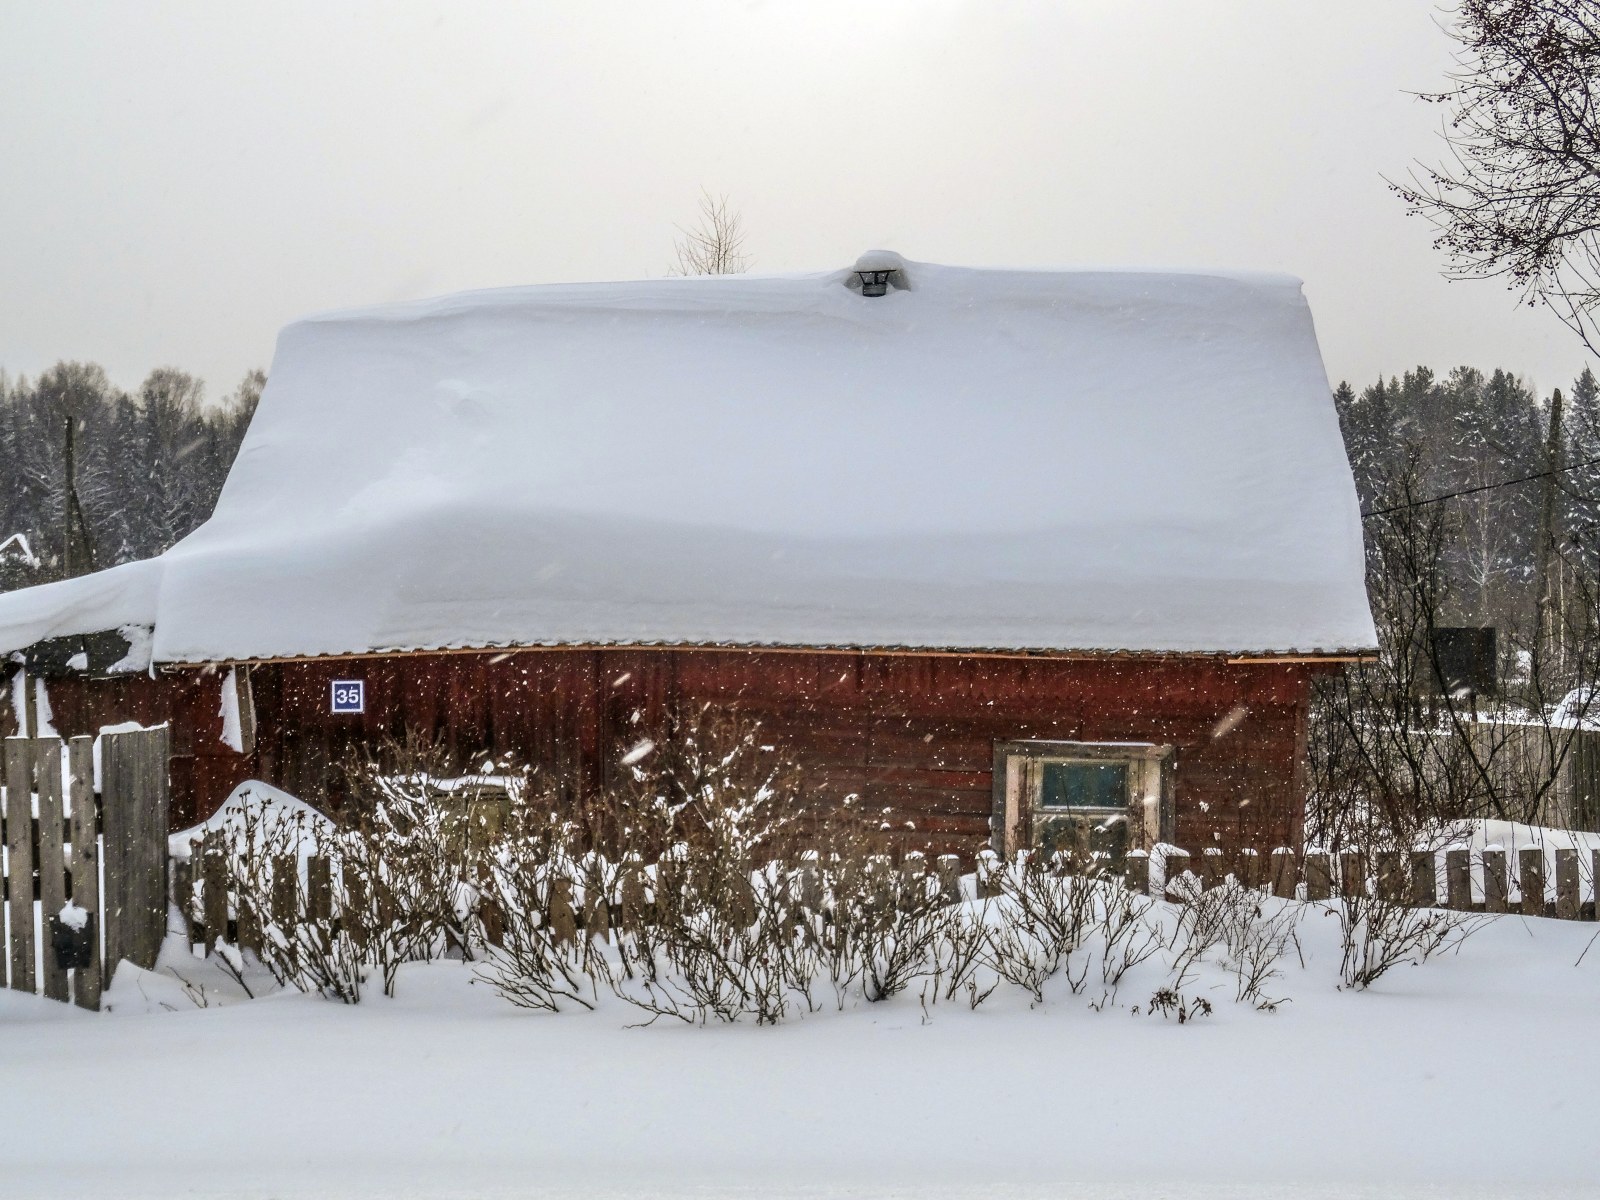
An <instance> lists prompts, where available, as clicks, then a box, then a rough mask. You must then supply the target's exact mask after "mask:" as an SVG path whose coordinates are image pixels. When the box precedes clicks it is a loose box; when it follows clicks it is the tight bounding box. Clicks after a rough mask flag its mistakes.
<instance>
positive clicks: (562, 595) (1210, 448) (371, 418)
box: [0, 263, 1374, 662]
mask: <svg viewBox="0 0 1600 1200" xmlns="http://www.w3.org/2000/svg"><path fill="white" fill-rule="evenodd" d="M905 269H906V274H907V276H908V277H909V279H910V289H909V290H900V289H891V290H890V291H889V294H888V295H885V296H882V297H876V298H869V297H864V296H863V295H862V294H861V292H860V291H859V290H852V289H851V288H850V287H848V286H846V285H847V282H848V281H849V280H850V279H853V278H854V276H853V273H852V272H849V271H836V272H831V273H823V274H807V275H786V276H772V277H751V276H722V277H709V278H689V279H666V280H652V281H648V282H637V283H614V284H585V285H570V286H569V285H561V286H546V287H530V288H514V289H506V290H499V291H490V292H476V293H469V294H466V295H460V296H451V297H446V298H444V299H438V300H432V301H426V302H419V303H411V304H399V305H390V306H386V307H381V308H373V309H367V310H361V311H354V312H343V313H333V314H328V315H323V316H316V317H312V318H310V319H307V320H304V321H300V322H298V323H296V324H294V325H291V326H289V327H288V328H287V329H286V330H285V331H284V332H283V334H282V336H281V337H280V339H279V342H278V349H277V354H276V356H275V358H274V360H273V364H272V371H271V376H270V382H269V384H268V386H267V389H266V393H265V395H264V396H263V397H262V401H261V406H260V409H259V411H258V412H257V414H256V417H255V420H254V422H253V423H252V425H251V428H250V431H249V434H248V436H247V437H246V438H245V441H244V445H243V448H242V450H241V451H240V454H239V458H238V461H237V462H236V463H235V465H234V467H233V470H232V472H231V474H230V475H229V477H228V481H227V484H226V486H225V487H224V488H223V491H222V495H221V499H220V500H219V502H218V505H217V510H216V513H215V515H214V516H213V517H212V518H211V520H209V521H208V522H207V523H206V524H205V525H203V526H202V527H201V528H200V529H199V530H197V531H196V532H195V533H194V534H193V535H191V536H190V537H189V538H187V539H185V540H184V541H183V542H182V543H180V544H179V545H178V546H177V547H175V548H174V549H173V550H171V551H169V552H168V553H167V554H165V555H163V556H162V557H161V558H160V559H158V560H156V561H155V563H154V564H144V565H141V566H136V567H125V568H118V569H117V570H115V571H109V572H104V573H102V574H99V575H95V576H89V577H87V578H84V579H79V580H73V581H70V582H68V583H64V584H57V585H49V586H46V587H41V588H35V589H30V590H29V591H26V592H21V593H15V594H13V595H10V596H7V597H4V598H0V652H3V651H5V650H12V649H15V648H17V647H19V646H23V645H26V644H29V643H31V642H33V641H35V640H38V639H39V638H41V637H45V636H50V635H55V634H62V633H74V632H87V631H89V630H91V629H99V628H113V627H118V626H123V625H128V624H138V623H144V624H152V623H153V624H154V625H155V636H154V639H153V644H152V646H151V653H152V655H153V658H154V659H155V660H156V661H167V662H181V661H203V660H219V659H249V658H269V657H276V656H292V655H316V654H338V653H351V652H361V651H377V650H398V649H424V648H443V647H465V646H509V645H558V644H613V643H614V644H630V643H631V644H651V643H654V644H729V645H737V644H747V645H785V646H812V647H883V646H896V647H916V648H956V649H1027V650H1087V651H1117V650H1123V651H1174V652H1205V653H1276V652H1299V653H1315V652H1326V653H1339V652H1349V651H1368V650H1370V649H1371V648H1372V647H1373V645H1374V637H1373V627H1372V622H1371V618H1370V615H1369V612H1368V608H1367V600H1366V594H1365V590H1364V585H1363V569H1362V543H1361V526H1360V518H1359V515H1358V511H1357V501H1356V495H1355V490H1354V486H1353V484H1352V481H1351V477H1350V471H1349V468H1348V466H1347V464H1346V461H1345V455H1344V450H1343V445H1342V442H1341V439H1340V435H1339V429H1338V425H1337V422H1336V419H1335V415H1334V410H1333V405H1332V403H1331V400H1330V398H1329V390H1328V383H1327V378H1326V375H1325V373H1324V371H1323V367H1322V362H1321V358H1320V355H1319V353H1318V350H1317V343H1316V335H1315V333H1314V331H1313V329H1312V323H1311V314H1310V311H1309V310H1308V308H1307V306H1306V303H1305V300H1304V298H1303V296H1302V294H1301V289H1300V284H1299V283H1298V281H1296V280H1294V279H1291V278H1287V277H1282V276H1272V275H1247V274H1228V273H1216V272H1193V273H1169V272H1160V273H1158V272H1147V271H1130V272H1111V271H1070V272H1055V271H1049V272H1046V271H1011V270H978V269H967V268H956V267H944V266H934V265H931V264H927V263H908V264H906V268H905Z"/></svg>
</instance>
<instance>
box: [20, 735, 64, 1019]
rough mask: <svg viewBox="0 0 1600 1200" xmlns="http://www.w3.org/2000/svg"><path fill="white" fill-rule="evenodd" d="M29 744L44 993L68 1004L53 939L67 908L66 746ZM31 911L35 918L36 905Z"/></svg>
mask: <svg viewBox="0 0 1600 1200" xmlns="http://www.w3.org/2000/svg"><path fill="white" fill-rule="evenodd" d="M29 745H30V747H31V748H32V750H31V752H32V755H33V784H34V787H35V788H36V789H37V791H38V793H39V933H40V943H41V944H40V947H39V949H40V951H41V953H40V955H39V957H40V959H41V962H40V967H41V968H42V969H41V970H40V972H39V974H40V976H41V979H40V982H41V984H42V985H43V986H42V987H41V988H40V991H41V992H43V994H44V997H45V999H47V1000H59V1001H61V1002H62V1003H66V1001H67V1000H68V999H69V998H70V993H69V992H68V990H67V972H66V968H65V967H61V966H58V965H57V964H56V953H55V944H54V940H53V939H52V937H51V924H52V922H53V921H54V920H55V919H56V918H57V917H58V916H60V914H61V910H62V909H63V908H65V907H66V905H67V858H66V846H65V843H64V839H63V837H62V835H63V833H64V832H65V829H64V823H65V820H66V818H65V814H64V813H63V812H62V808H61V752H62V750H64V749H65V747H64V746H62V744H61V742H60V741H59V740H58V739H56V738H34V739H33V740H32V741H31V742H30V743H29ZM29 908H30V911H29V914H28V915H29V917H30V918H31V917H32V916H33V913H32V911H31V909H32V906H31V905H30V906H29Z"/></svg>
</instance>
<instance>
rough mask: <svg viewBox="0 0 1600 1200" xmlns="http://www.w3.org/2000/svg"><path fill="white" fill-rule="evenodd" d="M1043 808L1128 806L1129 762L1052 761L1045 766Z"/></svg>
mask: <svg viewBox="0 0 1600 1200" xmlns="http://www.w3.org/2000/svg"><path fill="white" fill-rule="evenodd" d="M1040 767H1041V772H1042V773H1041V778H1040V780H1039V807H1040V808H1068V809H1081V808H1111V809H1122V808H1126V807H1127V804H1128V764H1127V763H1125V762H1052V761H1051V760H1049V759H1046V760H1044V761H1043V762H1042V763H1041V764H1040Z"/></svg>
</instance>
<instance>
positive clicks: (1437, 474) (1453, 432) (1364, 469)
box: [1334, 367, 1600, 630]
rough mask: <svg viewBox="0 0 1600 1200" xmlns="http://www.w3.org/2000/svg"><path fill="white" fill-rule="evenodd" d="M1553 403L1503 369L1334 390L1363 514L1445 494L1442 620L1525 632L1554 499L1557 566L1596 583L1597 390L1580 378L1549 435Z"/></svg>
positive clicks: (1420, 371)
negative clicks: (1547, 508) (1547, 517)
mask: <svg viewBox="0 0 1600 1200" xmlns="http://www.w3.org/2000/svg"><path fill="white" fill-rule="evenodd" d="M1553 402H1554V393H1553V392H1552V393H1551V394H1549V395H1545V396H1540V395H1536V394H1535V393H1534V391H1533V390H1532V389H1531V388H1530V387H1529V386H1528V384H1527V383H1525V382H1524V381H1523V380H1522V379H1520V378H1519V377H1518V376H1516V375H1513V374H1512V373H1510V372H1508V371H1504V370H1495V371H1492V372H1489V373H1485V372H1483V371H1480V370H1477V369H1476V368H1473V367H1457V368H1456V369H1455V370H1453V371H1451V372H1450V373H1449V374H1447V375H1444V376H1438V375H1435V374H1434V372H1433V371H1431V370H1430V369H1428V368H1427V367H1417V368H1416V369H1415V370H1412V371H1407V372H1405V374H1403V375H1400V376H1398V377H1390V378H1388V379H1379V380H1378V381H1377V382H1376V383H1373V384H1371V385H1369V386H1367V387H1365V388H1363V389H1361V390H1360V391H1359V392H1358V391H1357V390H1356V389H1355V388H1353V387H1352V386H1351V385H1350V384H1349V383H1341V384H1339V386H1338V387H1337V388H1336V389H1335V390H1334V405H1335V407H1336V409H1337V410H1338V414H1339V424H1340V428H1341V429H1342V430H1343V433H1344V439H1345V448H1346V451H1347V452H1348V454H1349V456H1350V465H1351V468H1352V469H1353V471H1354V473H1355V480H1356V489H1357V492H1358V494H1359V495H1360V498H1361V506H1362V509H1363V511H1364V512H1368V513H1371V512H1373V511H1374V510H1375V509H1377V508H1380V507H1392V506H1393V505H1395V504H1406V503H1413V502H1417V501H1430V502H1432V501H1435V500H1436V499H1437V498H1440V497H1450V499H1448V500H1443V501H1440V503H1441V504H1442V506H1443V507H1442V509H1441V512H1440V514H1439V515H1440V518H1441V522H1440V535H1441V537H1442V542H1443V544H1442V546H1441V547H1440V551H1441V553H1440V555H1439V558H1440V563H1439V566H1440V567H1441V568H1442V572H1443V577H1442V578H1441V579H1440V581H1439V594H1440V598H1441V600H1440V602H1441V613H1440V618H1441V622H1442V623H1447V624H1456V625H1492V626H1496V627H1497V628H1500V629H1502V630H1508V629H1513V628H1518V627H1521V626H1524V625H1525V624H1526V623H1527V621H1528V619H1529V615H1530V612H1531V609H1532V607H1533V605H1534V600H1535V597H1534V592H1535V589H1536V587H1537V584H1538V578H1539V563H1538V557H1539V554H1540V545H1541V537H1542V536H1543V531H1544V529H1545V526H1546V524H1547V522H1546V520H1545V504H1546V500H1547V499H1548V500H1550V501H1552V502H1553V503H1552V505H1551V510H1550V520H1549V521H1548V526H1549V533H1550V536H1551V542H1552V544H1551V545H1550V547H1549V549H1550V553H1551V555H1552V565H1553V569H1554V571H1555V572H1556V573H1557V574H1560V573H1562V572H1569V573H1570V572H1582V573H1584V574H1585V575H1586V576H1589V577H1592V576H1593V575H1594V572H1595V569H1596V567H1597V565H1600V507H1597V505H1596V498H1597V497H1600V462H1597V461H1595V460H1600V383H1597V381H1596V379H1595V376H1594V374H1593V373H1592V372H1591V371H1590V370H1589V369H1588V368H1585V369H1584V371H1583V374H1581V375H1580V376H1579V377H1578V378H1577V379H1576V380H1575V381H1574V382H1573V384H1572V386H1571V388H1570V390H1567V391H1565V394H1564V395H1563V396H1562V403H1561V413H1560V417H1559V421H1558V424H1557V427H1556V428H1555V429H1554V430H1552V415H1553ZM1552 432H1554V434H1555V437H1556V440H1555V442H1554V443H1552V441H1551V437H1552ZM1552 471H1553V472H1554V474H1553V475H1552V474H1550V472H1552ZM1552 488H1553V492H1551V491H1550V490H1549V489H1552ZM1368 532H1369V557H1370V552H1371V550H1372V546H1371V545H1370V541H1371V539H1370V532H1371V530H1370V528H1369V531H1368Z"/></svg>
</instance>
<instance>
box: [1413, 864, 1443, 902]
mask: <svg viewBox="0 0 1600 1200" xmlns="http://www.w3.org/2000/svg"><path fill="white" fill-rule="evenodd" d="M1410 903H1411V906H1412V907H1413V908H1434V907H1436V906H1437V905H1438V903H1439V867H1438V863H1437V862H1436V861H1435V858H1434V853H1433V851H1432V850H1413V851H1412V852H1411V896H1410Z"/></svg>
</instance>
